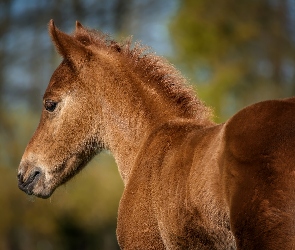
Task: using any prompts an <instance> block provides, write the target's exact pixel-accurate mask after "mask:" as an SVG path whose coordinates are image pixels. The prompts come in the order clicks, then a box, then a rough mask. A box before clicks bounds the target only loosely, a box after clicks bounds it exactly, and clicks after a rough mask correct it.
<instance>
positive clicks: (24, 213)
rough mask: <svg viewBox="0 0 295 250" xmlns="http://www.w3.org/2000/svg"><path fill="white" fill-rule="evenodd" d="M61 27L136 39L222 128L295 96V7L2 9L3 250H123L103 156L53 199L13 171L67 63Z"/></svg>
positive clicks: (196, 2)
mask: <svg viewBox="0 0 295 250" xmlns="http://www.w3.org/2000/svg"><path fill="white" fill-rule="evenodd" d="M50 19H54V20H55V23H56V25H57V26H58V27H59V28H60V29H62V30H63V31H66V32H72V31H73V30H74V26H75V21H76V20H79V21H80V22H81V23H82V24H83V25H84V26H88V27H91V28H95V29H98V30H101V31H104V32H107V33H109V34H111V35H112V37H114V38H118V39H120V38H123V37H126V36H129V35H133V39H134V40H141V41H142V43H143V44H146V45H148V46H150V47H152V48H153V49H154V51H155V52H156V53H157V54H160V55H163V56H165V57H166V58H167V59H168V60H169V61H171V62H172V63H173V64H175V66H176V67H177V68H178V69H179V70H181V72H182V73H183V74H184V75H185V76H186V77H187V78H188V79H189V81H190V83H191V84H192V85H193V86H194V88H195V89H196V92H197V93H198V96H199V97H200V98H201V99H202V100H204V101H205V102H206V103H207V104H208V105H209V106H211V107H213V108H214V110H215V120H216V122H223V121H225V120H226V119H228V118H229V117H230V116H231V115H233V114H234V113H235V112H237V111H238V110H239V109H241V108H243V107H245V106H246V105H249V104H252V103H254V102H258V101H262V100H265V99H273V98H284V97H289V96H294V95H295V0H240V1H236V0H219V1H208V0H182V1H181V0H129V1H127V0H125V1H123V0H72V1H70V0H59V1H57V0H52V1H46V0H28V1H23V0H0V249H1V250H2V249H4V250H6V249H9V250H10V249H13V250H27V249H30V250H34V249H42V250H43V249H44V250H47V249H48V250H50V249H118V246H117V242H116V236H115V228H116V217H117V208H118V203H119V199H120V196H121V193H122V190H123V184H122V181H121V179H120V177H119V174H118V170H117V167H116V164H115V161H114V159H113V158H112V156H111V154H110V153H109V152H104V153H102V154H101V155H99V156H97V157H95V158H94V160H93V161H92V162H91V163H90V164H89V165H88V166H87V167H86V168H85V170H83V171H82V173H80V174H79V175H78V176H77V177H75V178H74V179H73V180H71V181H70V182H69V183H68V184H67V185H64V186H62V187H60V188H59V189H58V190H57V191H56V192H55V194H54V195H53V196H52V197H51V198H50V199H48V200H41V199H37V198H32V197H29V196H26V195H25V194H24V193H23V192H21V191H20V190H18V188H17V180H16V169H17V167H18V164H19V161H20V158H21V156H22V153H23V151H24V149H25V146H26V144H27V142H28V141H29V139H30V137H31V136H32V134H33V132H34V130H35V128H36V127H37V124H38V121H39V115H40V112H41V108H42V95H43V92H44V90H45V88H46V86H47V84H48V81H49V79H50V76H51V74H52V72H53V71H54V69H55V68H56V67H57V65H58V64H59V63H60V61H61V58H60V57H59V56H58V55H57V53H56V52H55V50H54V48H53V46H52V44H51V41H50V38H49V36H48V34H47V24H48V22H49V20H50Z"/></svg>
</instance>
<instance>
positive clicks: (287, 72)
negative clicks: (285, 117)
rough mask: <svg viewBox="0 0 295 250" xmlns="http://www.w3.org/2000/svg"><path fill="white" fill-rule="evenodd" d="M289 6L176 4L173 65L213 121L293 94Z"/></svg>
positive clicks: (294, 56) (229, 0)
mask: <svg viewBox="0 0 295 250" xmlns="http://www.w3.org/2000/svg"><path fill="white" fill-rule="evenodd" d="M289 4H292V3H290V1H287V0H282V1H269V0H259V1H254V0H251V1H249V0H241V1H234V0H221V1H206V0H196V1H192V0H184V1H181V2H180V8H179V11H178V13H177V15H176V17H175V18H174V21H173V22H172V24H171V33H172V35H173V38H174V39H173V42H174V46H175V49H176V53H177V57H176V63H177V64H178V65H180V67H181V68H182V69H183V70H184V71H185V73H186V74H188V75H189V76H190V78H192V79H193V81H194V82H196V83H197V87H198V92H199V95H200V96H201V98H202V99H204V100H205V101H206V102H207V103H208V104H209V105H211V106H213V107H214V108H215V109H216V114H217V116H218V117H219V118H218V119H217V120H219V121H220V120H224V119H225V118H228V117H229V116H230V115H232V114H233V113H234V112H236V111H237V110H238V109H240V108H242V107H244V106H245V105H248V104H250V103H253V102H257V101H260V100H264V99H269V98H280V97H287V96H292V95H294V94H295V84H294V80H295V41H294V35H295V34H294V30H292V29H291V28H290V27H291V26H292V25H294V24H293V23H292V22H291V21H292V20H291V19H290V18H289V17H290V15H291V14H290V13H289V12H288V5H289ZM292 15H294V13H293V14H292ZM292 31H293V33H292ZM233 104H234V107H233Z"/></svg>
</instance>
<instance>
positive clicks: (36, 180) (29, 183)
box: [17, 168, 52, 199]
mask: <svg viewBox="0 0 295 250" xmlns="http://www.w3.org/2000/svg"><path fill="white" fill-rule="evenodd" d="M42 176H44V175H43V173H42V170H41V169H40V168H34V169H33V170H31V173H30V175H29V177H25V176H24V174H23V173H22V172H19V174H18V175H17V178H18V187H19V189H20V190H22V191H24V192H25V193H26V194H27V195H35V196H37V197H40V198H44V199H46V198H48V197H50V195H51V194H52V192H48V190H46V189H45V188H44V187H40V186H42V185H41V182H42V181H41V180H42V179H43V178H42Z"/></svg>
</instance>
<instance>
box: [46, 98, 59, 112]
mask: <svg viewBox="0 0 295 250" xmlns="http://www.w3.org/2000/svg"><path fill="white" fill-rule="evenodd" d="M56 106H57V102H54V101H52V100H46V101H45V103H44V108H45V109H46V110H47V111H49V112H53V111H54V110H55V108H56Z"/></svg>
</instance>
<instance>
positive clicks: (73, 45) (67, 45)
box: [48, 20, 91, 64]
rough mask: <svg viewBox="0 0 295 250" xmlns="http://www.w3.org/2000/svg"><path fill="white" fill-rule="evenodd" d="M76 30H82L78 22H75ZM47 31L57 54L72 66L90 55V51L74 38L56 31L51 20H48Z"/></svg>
mask: <svg viewBox="0 0 295 250" xmlns="http://www.w3.org/2000/svg"><path fill="white" fill-rule="evenodd" d="M76 29H83V26H82V25H81V24H80V23H79V22H76ZM48 30H49V34H50V36H51V39H52V41H53V43H54V45H55V47H56V49H57V51H58V53H59V54H60V55H61V56H62V57H64V58H66V59H69V60H70V61H71V62H73V63H74V64H76V63H79V62H80V61H81V60H83V59H86V58H87V57H88V56H89V55H90V54H91V51H90V50H89V49H88V48H86V47H85V46H84V45H83V44H81V43H80V42H79V41H78V40H77V39H76V38H75V37H73V36H70V35H68V34H66V33H64V32H62V31H60V30H59V29H57V28H56V26H55V25H54V22H53V20H50V22H49V26H48Z"/></svg>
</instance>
